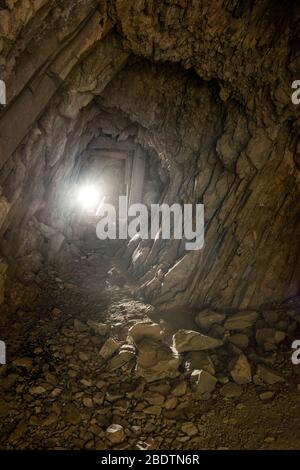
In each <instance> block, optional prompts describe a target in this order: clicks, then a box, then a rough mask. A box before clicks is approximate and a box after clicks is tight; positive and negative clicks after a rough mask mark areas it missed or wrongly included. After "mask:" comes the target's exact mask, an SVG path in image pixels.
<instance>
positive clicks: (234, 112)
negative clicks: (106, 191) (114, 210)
mask: <svg viewBox="0 0 300 470" xmlns="http://www.w3.org/2000/svg"><path fill="white" fill-rule="evenodd" d="M291 3H292V4H291V5H289V8H288V9H287V7H286V5H283V6H282V5H281V3H280V2H275V1H267V0H265V1H263V2H239V1H230V2H229V1H228V2H227V1H226V2H225V1H224V2H218V5H216V4H215V2H211V3H210V4H209V5H207V2H198V1H195V2H187V1H185V0H182V1H176V2H175V1H171V2H160V4H159V5H157V4H156V2H153V1H150V0H149V1H141V2H136V1H134V0H126V1H123V0H115V1H110V2H105V1H102V2H100V3H98V2H95V1H87V2H84V4H83V3H82V2H79V1H72V2H71V1H64V2H57V1H37V2H31V3H29V2H26V1H20V2H11V1H5V2H2V3H1V9H0V53H1V62H0V67H1V77H0V78H2V79H4V80H5V81H6V83H7V100H8V105H7V107H6V108H5V109H4V110H3V111H2V113H1V114H0V186H1V193H0V232H1V253H2V255H1V258H2V257H3V258H4V259H3V266H4V267H3V269H2V268H1V269H0V301H1V299H2V298H3V295H1V292H2V291H3V285H4V279H5V276H6V273H7V270H6V266H7V263H8V265H9V266H10V270H9V273H11V274H13V271H14V274H17V276H19V279H18V281H21V282H23V281H24V272H26V271H29V272H31V273H36V272H37V271H38V269H39V265H40V264H41V263H42V258H43V259H46V260H47V261H53V260H55V257H56V255H57V253H58V252H59V250H61V249H62V248H64V244H65V240H66V239H67V240H68V239H70V238H72V230H71V229H70V227H71V212H72V211H71V207H68V206H67V207H66V205H65V204H63V203H62V201H64V200H65V199H66V197H67V196H68V195H70V187H69V186H70V182H71V181H73V178H74V175H76V174H77V173H78V171H79V170H80V168H81V166H82V165H83V164H84V161H85V158H86V154H85V152H86V149H87V147H88V145H89V144H90V143H91V142H92V141H93V139H95V138H99V137H103V136H110V137H113V138H114V139H117V140H118V139H119V140H122V141H127V140H128V139H129V140H131V141H133V142H135V144H136V145H140V146H141V147H142V148H143V149H144V150H145V151H146V152H147V154H148V155H149V156H151V155H152V156H153V155H154V156H156V158H157V159H159V161H160V165H161V173H162V175H161V178H162V181H164V184H165V188H164V192H163V194H162V202H167V203H173V202H180V203H185V202H192V203H199V202H203V203H204V205H205V220H206V233H205V246H204V248H203V249H202V250H201V251H199V252H188V253H186V252H185V251H184V246H183V243H181V242H180V241H178V240H170V241H161V240H156V241H154V242H152V241H151V242H148V243H139V242H137V243H136V245H134V246H132V245H131V248H132V249H131V248H130V250H129V251H130V255H128V253H127V255H126V256H127V260H128V267H129V269H130V271H132V273H133V274H135V275H136V276H138V277H139V278H140V280H141V283H142V285H143V286H142V291H143V292H144V293H145V294H146V295H147V296H148V298H149V299H150V300H151V301H152V302H153V303H158V304H161V305H168V306H170V305H172V304H174V305H175V304H178V303H182V304H187V303H190V304H192V305H197V306H202V305H210V306H212V307H217V308H248V307H256V306H259V305H262V304H264V303H268V302H273V301H275V302H278V301H282V300H283V299H285V298H287V297H290V296H292V295H295V294H297V292H298V290H297V289H298V284H299V272H298V271H299V270H298V264H299V263H298V251H299V250H298V246H299V227H300V226H299V222H298V214H299V204H300V203H299V169H298V167H297V165H296V163H295V162H297V161H298V160H297V158H298V157H297V155H298V153H297V152H298V150H297V149H299V144H297V141H298V140H299V139H298V134H299V118H298V114H297V113H298V109H297V107H296V106H295V105H293V104H292V103H291V100H290V90H291V83H292V81H293V80H295V79H297V78H299V77H297V75H296V74H297V71H299V72H300V70H299V65H300V64H299V47H298V46H299V39H298V36H297V35H298V34H299V24H297V21H298V20H299V15H300V9H299V5H297V4H296V2H291ZM149 158H150V157H149ZM165 175H167V177H166V176H165ZM16 260H17V262H18V263H19V266H18V267H19V269H18V270H17V273H16V272H15V271H16V269H15V265H16ZM1 263H2V261H1ZM0 266H2V264H1V265H0ZM25 277H26V279H27V282H30V280H32V278H30V276H29V277H28V275H26V276H25Z"/></svg>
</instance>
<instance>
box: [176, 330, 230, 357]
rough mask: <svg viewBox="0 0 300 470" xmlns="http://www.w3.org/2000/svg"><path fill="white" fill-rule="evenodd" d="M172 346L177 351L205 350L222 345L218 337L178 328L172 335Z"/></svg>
mask: <svg viewBox="0 0 300 470" xmlns="http://www.w3.org/2000/svg"><path fill="white" fill-rule="evenodd" d="M173 346H174V348H175V349H176V350H177V351H178V352H179V353H182V352H188V351H205V350H207V349H215V348H219V347H221V346H223V341H222V340H220V339H216V338H212V337H210V336H205V335H203V334H202V333H199V332H198V331H193V330H179V331H177V333H175V334H174V335H173Z"/></svg>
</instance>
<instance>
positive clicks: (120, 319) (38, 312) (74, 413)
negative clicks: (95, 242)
mask: <svg viewBox="0 0 300 470" xmlns="http://www.w3.org/2000/svg"><path fill="white" fill-rule="evenodd" d="M111 267H112V264H111V262H108V260H107V259H105V258H103V257H99V256H96V255H90V256H85V255H84V256H80V257H78V258H77V259H75V260H74V261H73V262H72V264H70V265H65V266H64V268H63V269H61V270H60V272H57V271H56V270H54V269H49V270H47V272H45V274H44V275H43V277H41V282H42V285H43V298H42V301H41V304H40V307H39V308H37V309H35V310H34V311H33V312H25V311H19V312H18V314H16V315H15V316H14V317H13V318H11V319H8V320H7V321H6V323H5V324H4V326H2V327H1V339H4V340H5V341H6V344H7V348H8V364H7V365H6V366H2V367H1V368H0V381H1V385H0V448H1V449H107V448H112V449H130V450H133V449H141V450H142V449H161V450H175V449H189V450H201V449H300V421H299V415H300V387H299V386H298V388H297V383H298V382H299V383H300V375H299V370H298V369H299V367H300V366H293V365H292V364H291V360H290V351H289V350H288V349H287V348H284V347H283V349H282V350H280V351H278V352H276V353H272V354H271V356H272V365H273V366H276V369H277V371H280V373H281V374H282V375H283V377H284V378H285V379H286V381H285V383H279V384H274V385H272V386H270V385H268V386H257V385H254V384H250V385H247V386H243V393H242V394H241V395H240V396H237V397H235V398H227V397H223V396H221V395H220V393H219V392H218V387H219V385H218V387H217V389H216V391H215V392H214V393H213V394H212V396H211V398H210V399H209V400H204V401H203V400H201V401H199V400H195V398H194V396H193V394H192V393H191V392H190V391H189V388H187V387H186V383H187V381H188V379H187V377H186V376H185V375H184V374H183V375H182V376H181V377H179V378H175V379H172V380H165V381H160V382H158V383H151V384H147V383H146V382H145V381H144V380H143V379H141V378H140V377H136V376H135V373H134V366H128V365H125V366H124V367H119V368H116V369H115V370H111V368H110V367H109V362H108V361H105V360H103V359H102V358H101V357H100V356H99V349H100V348H101V346H102V345H103V343H104V342H105V340H106V338H107V334H109V335H111V336H115V337H117V338H118V339H119V340H121V341H122V340H123V341H125V340H126V336H127V331H128V328H129V327H130V326H131V325H132V324H134V323H136V322H137V321H140V320H145V319H146V318H149V317H150V318H151V319H155V320H156V321H157V320H159V318H160V317H161V316H164V321H167V322H170V328H171V329H173V330H174V329H176V328H177V327H182V322H183V320H182V318H183V317H182V315H184V311H182V309H181V314H182V315H180V314H178V312H177V314H176V315H173V316H172V315H170V314H168V315H164V314H163V313H162V312H159V311H157V310H155V309H154V308H153V307H152V306H151V305H148V304H146V303H144V302H142V301H141V300H140V301H139V300H137V299H135V298H134V297H133V296H132V294H131V291H132V289H133V287H134V285H133V284H132V283H130V281H128V280H127V281H126V284H125V285H123V280H122V276H119V277H118V275H116V274H115V273H116V272H118V271H117V270H115V271H114V270H113V271H111V272H110V274H108V272H109V270H110V269H111ZM185 318H187V317H185ZM93 322H97V324H99V323H100V324H102V323H103V324H104V325H102V326H101V325H100V326H99V325H98V327H97V325H96V324H95V323H93ZM192 325H193V322H192V319H191V318H190V319H189V324H187V323H185V327H191V326H192ZM107 326H108V328H109V333H108V332H107V331H106V327H107ZM101 328H102V330H101ZM298 377H299V380H298ZM265 392H269V393H267V394H266V393H265ZM170 398H172V400H171V401H170ZM167 402H168V403H169V405H168V406H167V407H165V405H164V404H165V403H167ZM170 403H171V404H170ZM111 424H119V425H121V426H122V427H123V430H122V431H120V432H119V434H120V433H121V435H120V436H118V435H117V434H118V433H116V436H115V438H111V437H109V436H108V434H107V428H108V427H109V426H110V425H111Z"/></svg>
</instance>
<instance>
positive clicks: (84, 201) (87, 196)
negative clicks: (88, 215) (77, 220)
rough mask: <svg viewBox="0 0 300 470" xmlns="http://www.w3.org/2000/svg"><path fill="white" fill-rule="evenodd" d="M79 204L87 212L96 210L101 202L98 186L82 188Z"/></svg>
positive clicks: (79, 193)
mask: <svg viewBox="0 0 300 470" xmlns="http://www.w3.org/2000/svg"><path fill="white" fill-rule="evenodd" d="M78 202H79V204H80V205H81V206H82V207H83V208H84V209H86V210H89V211H91V210H96V209H97V206H98V204H99V202H100V191H99V189H98V188H97V187H96V186H93V185H86V186H82V187H81V188H80V190H79V192H78Z"/></svg>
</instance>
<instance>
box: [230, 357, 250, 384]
mask: <svg viewBox="0 0 300 470" xmlns="http://www.w3.org/2000/svg"><path fill="white" fill-rule="evenodd" d="M230 374H231V377H232V378H233V380H234V381H235V382H236V383H237V384H239V385H243V384H248V383H250V382H251V380H252V373H251V366H250V364H249V362H248V359H247V358H246V356H244V354H241V355H240V356H238V357H237V358H236V359H235V360H233V362H232V363H231V367H230Z"/></svg>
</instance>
